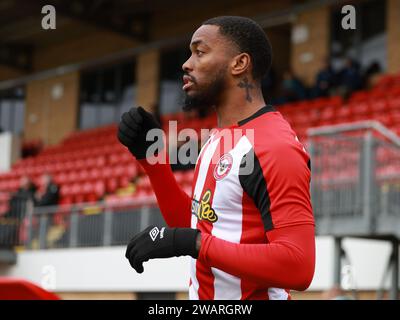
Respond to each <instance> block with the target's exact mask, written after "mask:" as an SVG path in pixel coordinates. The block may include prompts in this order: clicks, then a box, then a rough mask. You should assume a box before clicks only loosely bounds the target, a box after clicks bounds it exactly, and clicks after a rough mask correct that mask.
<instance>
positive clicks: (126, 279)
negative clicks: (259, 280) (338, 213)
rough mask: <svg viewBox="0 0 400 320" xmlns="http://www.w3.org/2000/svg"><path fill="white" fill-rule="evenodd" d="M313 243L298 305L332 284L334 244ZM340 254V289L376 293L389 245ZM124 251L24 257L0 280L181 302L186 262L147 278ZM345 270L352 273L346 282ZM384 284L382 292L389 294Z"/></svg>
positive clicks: (153, 270)
mask: <svg viewBox="0 0 400 320" xmlns="http://www.w3.org/2000/svg"><path fill="white" fill-rule="evenodd" d="M316 243H317V260H316V270H315V275H314V279H313V281H312V284H311V286H310V288H309V289H308V290H307V292H298V293H297V292H295V293H294V296H297V297H299V298H301V299H303V298H304V299H306V298H313V297H318V296H319V295H320V293H321V292H322V291H325V290H327V289H329V288H331V287H332V286H333V284H334V281H333V266H334V263H333V262H334V256H333V253H334V242H333V239H332V238H331V237H322V236H320V237H317V242H316ZM343 248H344V249H345V251H346V253H347V256H348V258H349V262H350V264H351V269H349V268H348V267H346V265H347V264H348V263H349V262H346V261H343V282H342V285H343V287H344V288H346V286H347V287H350V288H351V287H354V288H355V289H356V290H358V291H363V292H365V291H371V292H372V291H373V290H377V289H378V288H379V287H380V283H381V280H382V278H383V275H384V271H385V268H386V265H387V262H388V259H389V256H390V245H389V244H388V243H385V242H382V241H373V240H361V239H353V238H352V239H350V238H348V239H344V240H343ZM124 251H125V247H104V248H81V249H56V250H42V251H22V252H19V253H18V258H17V264H16V265H14V266H2V267H0V276H15V277H23V278H25V279H28V280H31V281H33V282H35V283H37V284H39V285H42V286H45V287H47V288H49V289H52V290H53V291H55V292H61V293H63V294H64V295H65V297H70V298H72V297H75V298H79V297H81V298H84V297H88V296H90V297H93V298H96V297H97V298H101V297H104V295H106V294H109V295H110V296H112V297H115V298H127V299H132V298H135V295H133V293H139V292H180V293H182V295H181V297H182V298H184V297H185V293H186V292H187V288H188V281H189V264H188V262H189V260H188V259H187V258H186V257H181V258H174V259H165V260H164V259H157V260H152V261H149V262H146V264H145V272H144V273H143V274H141V275H139V274H136V272H134V271H133V270H132V269H131V267H130V266H129V263H128V261H127V260H126V259H125V258H124ZM346 270H347V271H348V270H351V272H352V273H351V275H350V277H348V276H347V275H348V272H347V271H346ZM294 272H295V271H294ZM388 281H389V279H388ZM388 281H387V282H386V283H385V288H389V282H388ZM367 296H368V295H367Z"/></svg>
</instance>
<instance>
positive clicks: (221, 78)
mask: <svg viewBox="0 0 400 320" xmlns="http://www.w3.org/2000/svg"><path fill="white" fill-rule="evenodd" d="M224 87H225V70H220V71H219V72H218V73H217V74H216V75H215V78H214V80H213V81H211V83H210V84H209V85H208V86H207V87H204V88H202V90H200V91H199V92H197V93H196V94H195V95H193V96H189V95H188V94H187V93H185V100H184V102H183V107H182V109H183V110H184V111H190V110H194V109H196V110H199V111H201V110H209V109H210V108H212V107H213V106H215V105H217V104H218V101H219V99H220V96H221V93H222V92H223V90H224Z"/></svg>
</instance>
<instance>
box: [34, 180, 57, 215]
mask: <svg viewBox="0 0 400 320" xmlns="http://www.w3.org/2000/svg"><path fill="white" fill-rule="evenodd" d="M58 199H59V187H58V186H57V185H56V184H55V183H54V182H53V179H52V177H51V175H49V174H47V173H46V174H44V175H43V176H42V179H41V184H40V188H39V189H38V191H37V192H36V194H35V200H36V201H35V205H36V206H37V207H43V206H53V205H56V204H57V203H58Z"/></svg>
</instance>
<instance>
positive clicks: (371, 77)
mask: <svg viewBox="0 0 400 320" xmlns="http://www.w3.org/2000/svg"><path fill="white" fill-rule="evenodd" d="M381 73H382V68H381V65H380V64H379V62H378V61H373V62H372V63H371V64H370V65H369V66H368V68H367V70H365V72H364V75H363V86H364V87H365V88H368V89H370V88H373V87H374V86H375V85H376V84H377V82H378V80H379V76H380V75H381Z"/></svg>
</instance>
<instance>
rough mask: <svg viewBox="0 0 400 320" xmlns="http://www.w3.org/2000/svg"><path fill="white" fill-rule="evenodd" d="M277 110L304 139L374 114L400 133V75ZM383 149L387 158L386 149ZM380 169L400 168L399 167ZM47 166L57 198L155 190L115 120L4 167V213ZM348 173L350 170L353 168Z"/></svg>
mask: <svg viewBox="0 0 400 320" xmlns="http://www.w3.org/2000/svg"><path fill="white" fill-rule="evenodd" d="M278 110H279V111H280V112H281V113H282V115H283V116H284V117H285V118H286V119H287V120H288V121H289V122H290V124H291V125H292V127H293V129H294V130H295V131H296V133H297V135H298V137H299V139H300V140H301V141H303V142H306V139H307V129H308V128H311V127H319V126H324V125H331V124H338V123H349V122H354V121H361V120H371V119H374V120H378V121H380V122H381V123H382V124H383V125H385V126H386V127H388V128H390V129H392V130H393V131H394V132H396V133H397V134H400V75H385V76H383V77H382V78H381V80H380V81H379V82H378V83H377V85H376V86H375V87H374V88H372V89H371V90H363V91H358V92H355V93H354V94H353V95H352V96H351V97H350V99H349V100H348V101H343V99H342V98H341V97H339V96H333V97H324V98H317V99H314V100H305V101H300V102H296V103H291V104H285V105H282V106H279V107H278ZM169 120H177V121H178V127H177V129H178V132H179V131H180V130H182V129H184V128H192V129H194V130H195V131H196V132H200V130H201V129H202V128H212V127H214V126H215V125H216V119H215V116H208V117H206V118H204V119H186V118H185V117H184V115H183V113H179V114H170V115H165V116H163V117H162V123H163V129H164V130H165V131H167V132H168V121H169ZM379 154H380V156H381V157H383V158H386V154H382V153H379ZM356 156H357V155H355V154H350V155H349V157H353V158H354V157H356ZM333 161H334V160H333ZM340 161H342V160H340ZM379 170H380V172H392V173H399V172H398V168H396V167H383V168H380V169H379ZM45 172H48V173H50V174H52V175H53V177H54V180H55V182H56V183H57V184H58V185H59V186H60V187H61V197H60V202H59V204H64V205H68V204H74V203H82V202H95V201H98V200H100V199H104V197H105V196H106V195H112V194H115V193H116V192H117V190H118V189H121V188H126V187H128V185H129V184H130V183H131V182H133V181H136V183H135V186H136V190H135V192H134V193H133V194H132V195H131V196H132V198H140V197H141V196H143V195H144V196H148V195H151V194H152V190H151V186H150V182H149V180H148V179H146V177H144V176H143V174H144V173H143V171H142V170H141V167H140V166H139V165H138V164H137V163H136V162H135V161H134V160H133V159H132V156H131V155H130V153H129V152H128V151H127V150H126V149H125V148H124V147H122V146H121V145H120V144H119V142H118V141H117V139H116V126H115V125H109V126H105V127H100V128H95V129H90V130H84V131H79V132H74V133H72V134H70V135H69V136H68V137H66V138H65V139H64V140H63V141H62V142H61V143H60V144H57V145H54V146H50V147H47V148H44V149H43V150H42V151H41V152H40V153H39V154H38V155H37V156H33V157H27V158H24V159H21V160H20V161H18V162H17V163H16V164H14V166H13V167H12V170H11V171H10V172H7V173H2V174H1V175H0V215H4V214H5V213H6V212H7V210H8V201H9V197H10V193H12V192H15V191H16V190H17V189H18V186H19V179H20V178H21V177H22V176H24V175H27V176H29V177H31V178H32V179H33V181H34V182H35V183H36V184H38V183H39V177H40V176H41V175H42V174H43V173H45ZM347 174H348V176H351V172H347ZM192 175H193V173H192V172H191V171H188V172H183V173H176V176H177V180H178V182H180V183H181V184H182V186H183V187H184V188H185V189H186V190H188V191H189V189H190V183H191V177H192ZM327 178H329V177H327ZM110 199H112V197H111V198H110ZM111 201H112V200H111Z"/></svg>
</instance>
